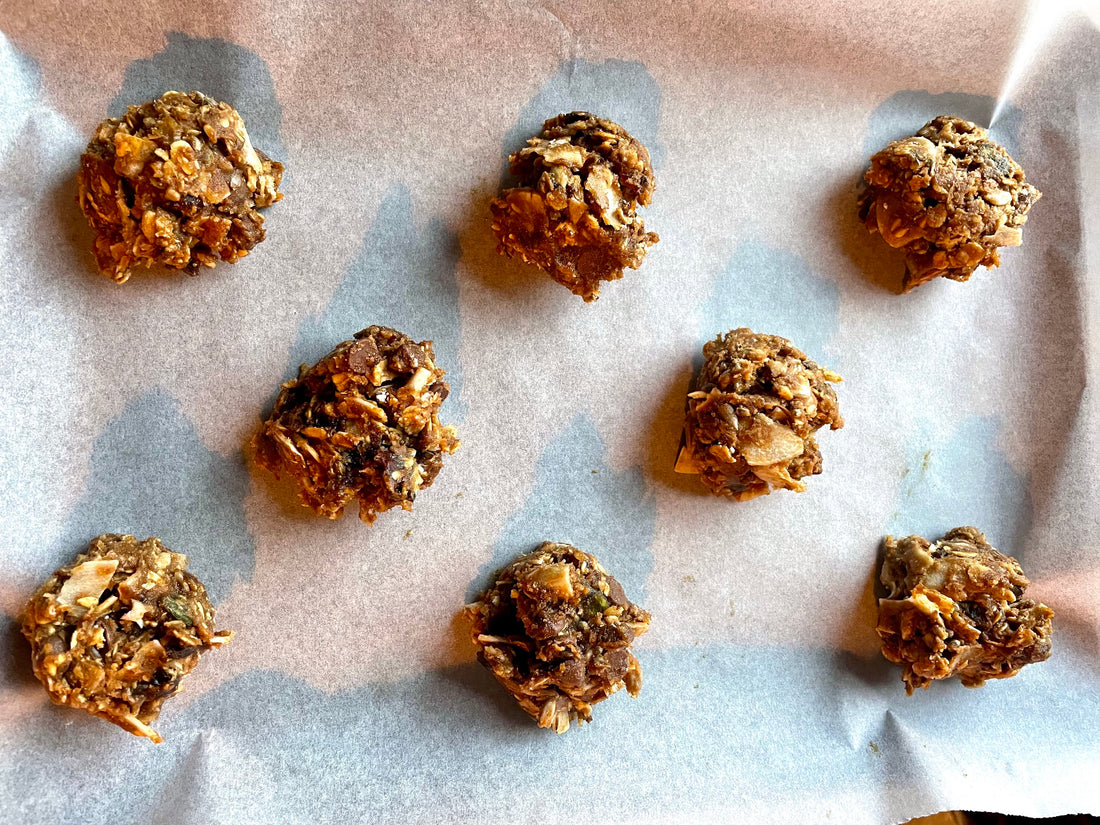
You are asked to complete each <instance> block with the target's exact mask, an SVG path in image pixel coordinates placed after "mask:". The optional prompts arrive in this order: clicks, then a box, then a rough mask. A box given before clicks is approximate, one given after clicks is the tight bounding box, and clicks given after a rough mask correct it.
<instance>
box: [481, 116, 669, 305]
mask: <svg viewBox="0 0 1100 825" xmlns="http://www.w3.org/2000/svg"><path fill="white" fill-rule="evenodd" d="M509 161H510V163H511V170H512V174H513V175H515V176H516V177H518V178H519V182H520V185H519V186H518V187H517V188H515V189H505V190H504V191H503V192H501V194H500V197H499V198H497V199H496V200H494V201H493V203H492V211H493V231H494V232H495V233H496V236H497V239H498V240H499V241H500V247H499V249H500V253H501V254H502V255H508V256H509V257H518V258H519V259H520V260H522V261H524V262H525V263H529V264H534V265H535V266H537V267H539V268H541V269H542V270H544V271H545V272H547V273H548V274H549V275H550V277H551V278H553V279H554V280H555V281H557V282H558V283H559V284H562V285H564V286H566V287H568V288H569V290H570V291H572V292H573V293H574V294H576V295H580V296H581V297H583V298H584V300H585V301H595V300H596V298H598V297H599V294H600V281H614V280H616V279H618V278H621V277H623V269H624V268H625V267H629V268H631V269H637V268H638V267H639V266H641V263H642V259H643V258H645V255H646V252H647V251H648V250H649V247H650V246H652V245H653V244H655V243H657V240H658V238H657V235H656V234H655V233H653V232H646V231H645V223H644V221H643V220H642V218H641V216H640V215H638V214H637V209H638V207H639V206H648V205H649V201H650V198H651V197H652V195H653V188H654V179H653V167H652V166H651V165H650V162H649V152H648V151H646V148H645V147H644V146H643V145H642V144H641V143H639V142H638V141H637V140H635V139H634V138H633V137H631V136H630V135H629V134H628V133H627V132H626V130H625V129H623V128H622V127H621V126H619V125H618V124H615V123H612V122H611V121H609V120H603V119H602V118H598V117H595V116H594V115H590V114H588V113H587V112H571V113H569V114H566V115H558V116H557V117H555V118H551V119H550V120H548V121H546V123H544V124H543V126H542V134H541V135H539V136H538V137H533V138H531V139H530V140H528V141H527V147H526V148H524V149H520V150H519V151H518V152H516V153H514V154H513V155H512V156H511V157H510V158H509Z"/></svg>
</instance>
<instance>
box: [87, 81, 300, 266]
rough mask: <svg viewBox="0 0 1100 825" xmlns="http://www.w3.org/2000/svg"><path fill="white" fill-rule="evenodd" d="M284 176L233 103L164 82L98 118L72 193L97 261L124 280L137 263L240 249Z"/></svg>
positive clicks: (214, 257)
mask: <svg viewBox="0 0 1100 825" xmlns="http://www.w3.org/2000/svg"><path fill="white" fill-rule="evenodd" d="M282 177H283V165H282V164H281V163H279V162H277V161H273V160H271V158H269V157H268V156H267V155H265V154H264V153H263V152H261V151H260V150H259V149H254V148H253V146H252V143H251V142H250V141H249V139H248V132H247V131H245V128H244V121H243V120H241V116H240V115H239V114H237V110H236V109H234V108H233V107H232V106H230V105H229V104H227V103H219V102H218V101H216V100H212V99H211V98H209V97H207V96H206V95H203V94H200V93H199V92H190V93H188V94H184V93H182V92H168V93H167V94H165V95H163V96H161V97H159V98H157V99H156V100H153V101H151V102H149V103H145V104H143V105H141V106H131V107H130V108H129V109H128V110H127V111H126V115H125V116H124V117H121V118H110V119H108V120H105V121H103V122H102V123H101V124H99V128H97V129H96V134H95V137H94V138H92V142H91V143H89V144H88V148H87V149H85V150H84V154H83V155H81V157H80V171H79V172H78V173H77V186H78V193H77V200H78V201H79V203H80V208H81V209H82V210H83V211H84V215H85V216H86V217H87V218H88V223H90V224H91V226H92V229H94V230H95V233H96V237H95V244H94V249H93V251H94V252H95V257H96V262H97V263H98V264H99V269H100V271H102V272H103V274H105V275H108V276H110V277H111V278H112V279H114V280H115V281H117V282H118V283H120V284H121V283H124V282H125V281H126V280H127V279H128V278H129V277H130V270H131V269H132V268H133V267H135V266H145V267H151V266H155V265H158V264H159V265H162V266H166V267H168V268H170V269H186V270H187V271H188V272H190V273H191V274H195V273H196V272H197V271H198V268H199V267H200V266H206V267H212V266H214V264H215V263H216V262H217V261H218V260H222V261H229V262H230V263H232V262H234V261H236V260H238V259H240V258H242V257H244V256H245V255H247V254H248V253H249V251H250V250H251V249H252V248H253V247H255V246H256V244H258V243H259V242H260V241H262V240H263V239H264V219H263V218H262V217H261V216H260V214H259V213H258V212H257V211H256V210H257V209H258V208H262V207H265V206H270V205H271V204H273V203H275V201H277V200H280V199H281V198H282V195H281V194H279V191H278V189H279V183H280V181H281V180H282Z"/></svg>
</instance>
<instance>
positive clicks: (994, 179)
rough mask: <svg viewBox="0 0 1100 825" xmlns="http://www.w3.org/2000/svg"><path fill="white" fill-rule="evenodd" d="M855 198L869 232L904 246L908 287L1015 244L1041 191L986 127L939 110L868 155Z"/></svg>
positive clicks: (969, 268) (962, 269)
mask: <svg viewBox="0 0 1100 825" xmlns="http://www.w3.org/2000/svg"><path fill="white" fill-rule="evenodd" d="M863 177H864V180H866V182H867V188H866V189H865V190H864V191H863V193H862V194H861V195H860V198H859V217H860V220H862V221H863V222H864V224H865V225H866V226H867V229H868V230H869V231H870V232H877V233H879V234H880V235H882V238H883V240H885V241H886V243H888V244H890V246H892V247H895V248H897V249H901V250H903V251H904V253H905V267H906V271H905V278H904V281H903V287H904V289H905V291H906V292H908V291H909V290H910V289H913V288H914V287H916V286H919V285H921V284H923V283H926V282H928V281H930V280H932V279H933V278H936V277H941V276H942V277H944V278H951V279H952V280H955V281H965V280H967V279H969V278H970V276H971V274H972V273H973V272H974V270H975V269H976V268H977V267H979V266H989V267H993V266H998V265H999V264H1000V256H999V254H998V252H997V249H998V247H1002V246H1019V245H1020V243H1021V242H1022V240H1023V226H1024V223H1025V222H1026V221H1027V213H1028V210H1029V209H1031V206H1032V204H1034V203H1035V201H1037V200H1039V197H1040V192H1039V190H1038V189H1036V188H1035V187H1034V186H1031V185H1030V184H1028V183H1025V182H1024V170H1023V169H1021V168H1020V167H1019V166H1018V165H1017V164H1016V162H1015V161H1014V160H1012V158H1011V157H1009V155H1008V153H1007V152H1006V151H1005V150H1004V149H1003V148H1002V147H1000V146H998V145H997V144H996V143H993V142H992V141H991V140H989V134H988V133H987V132H986V130H985V129H982V128H981V127H980V126H976V125H975V124H973V123H970V122H969V121H966V120H961V119H960V118H957V117H938V118H936V119H935V120H933V121H931V122H929V123H927V124H925V125H924V126H923V127H922V128H921V130H920V131H919V132H917V134H916V135H914V136H913V137H909V138H905V139H903V140H896V141H894V142H893V143H891V144H890V145H889V146H887V147H886V148H885V149H883V150H882V151H881V152H879V153H877V154H876V155H874V156H873V157H872V158H871V167H870V168H869V169H868V170H867V172H866V173H865V174H864V176H863Z"/></svg>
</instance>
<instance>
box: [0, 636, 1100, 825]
mask: <svg viewBox="0 0 1100 825" xmlns="http://www.w3.org/2000/svg"><path fill="white" fill-rule="evenodd" d="M231 651H232V647H230V648H227V651H225V652H221V653H213V654H210V659H208V660H204V662H203V663H202V664H200V667H201V668H206V667H213V666H214V660H216V659H217V658H218V657H222V656H231V655H232V652H231ZM637 653H638V656H639V659H640V661H641V664H642V669H643V671H644V676H645V684H644V686H643V688H642V691H641V694H640V695H639V697H638V698H637V699H631V698H629V697H628V696H626V691H620V692H619V693H618V694H616V695H614V696H612V697H610V698H609V699H608V700H607V701H605V702H601V703H600V704H599V705H597V706H596V708H595V709H594V712H593V717H594V718H593V722H592V723H591V724H590V725H585V726H584V727H583V728H581V729H580V730H570V731H568V732H567V733H566V734H563V735H561V736H556V735H554V734H553V733H551V732H550V731H546V730H540V729H539V728H537V727H536V726H535V723H534V722H533V721H532V720H531V719H530V718H529V717H527V716H526V714H524V713H523V712H522V711H521V710H520V709H519V708H518V707H517V706H516V704H515V702H514V701H513V700H512V698H511V697H510V696H509V695H508V694H507V693H506V692H505V690H504V689H503V688H501V686H500V685H498V684H496V682H495V681H494V680H493V678H492V677H491V676H490V675H489V674H488V672H486V671H485V669H484V668H482V667H481V666H480V665H478V664H474V663H468V664H462V665H457V666H454V667H449V668H445V669H442V670H434V671H430V672H426V673H420V674H417V675H415V676H411V677H409V678H405V679H402V680H399V681H395V682H377V683H371V684H366V685H363V686H359V687H355V688H352V689H349V690H343V691H338V692H335V693H333V692H325V691H322V690H319V689H317V688H315V687H312V686H310V685H308V684H306V683H304V682H302V681H301V680H299V679H296V678H294V677H291V676H288V675H285V674H282V673H278V672H272V671H252V672H249V673H245V674H242V675H240V676H238V677H237V678H235V679H233V680H231V681H228V682H226V683H224V684H221V685H219V686H218V687H216V688H214V689H213V690H211V691H209V692H207V693H205V694H204V695H202V696H199V697H197V698H196V699H195V700H194V701H192V702H190V703H183V704H179V705H177V704H176V703H174V702H169V703H168V705H167V706H166V708H165V711H164V714H163V715H162V716H161V719H160V720H159V721H158V723H157V729H158V730H159V731H160V732H161V733H162V734H163V735H164V736H165V742H164V743H163V744H161V745H158V746H156V747H152V746H151V745H150V744H149V743H148V742H146V741H143V740H139V739H137V738H136V737H132V736H130V735H129V734H127V733H125V732H123V731H121V730H118V729H116V728H114V727H112V726H111V725H109V724H108V723H106V722H104V721H103V720H100V719H95V718H92V717H91V716H88V715H87V714H84V713H79V712H76V711H71V710H68V709H65V708H57V707H53V706H50V705H49V704H48V703H47V702H45V701H43V702H42V703H41V704H40V705H38V706H36V708H35V709H34V710H32V711H31V712H29V713H27V714H25V715H23V716H22V717H20V720H19V724H18V725H17V726H16V725H14V724H13V725H12V726H11V730H10V732H9V733H7V736H6V739H5V745H6V746H7V747H8V748H9V750H10V752H11V753H18V754H20V756H21V758H19V759H16V760H11V765H10V769H9V770H5V771H0V819H2V820H3V821H5V822H20V823H25V824H26V825H40V824H41V825H46V823H54V822H62V821H69V820H71V819H73V816H72V806H73V804H74V803H73V799H74V797H73V794H72V789H73V787H81V788H91V789H93V790H92V791H90V792H88V793H85V794H84V795H83V796H81V797H80V800H81V803H82V804H81V805H80V809H81V810H80V813H81V817H80V819H81V822H83V823H87V825H100V823H103V825H106V824H107V823H112V822H116V821H117V820H118V811H120V810H125V811H128V812H129V814H128V817H129V818H130V819H132V820H134V821H137V822H153V823H155V822H172V823H173V825H192V823H194V825H202V823H207V822H211V821H226V822H233V821H236V822H241V821H249V822H250V821H253V819H254V818H253V817H252V816H250V815H249V812H250V811H255V810H278V811H279V812H280V821H293V822H298V821H303V822H317V821H325V822H328V821H355V822H359V821H370V822H372V823H378V825H398V823H400V824H401V825H403V824H404V823H407V822H408V820H409V815H408V814H409V811H410V810H417V811H420V812H422V813H424V812H426V813H425V815H431V816H435V817H436V818H437V819H439V820H440V821H467V820H469V821H486V822H488V821H494V822H495V821H505V820H508V821H546V820H547V819H551V820H554V821H563V822H564V821H576V822H582V821H587V819H590V818H591V816H590V815H591V813H592V802H591V800H593V799H599V800H600V805H601V807H602V809H606V810H613V811H616V812H617V814H618V815H619V818H621V819H623V820H624V821H634V820H639V819H644V818H646V816H648V817H649V818H652V817H653V816H654V814H655V813H656V815H658V816H661V815H666V814H668V815H669V816H672V815H673V814H676V815H679V816H681V817H685V816H686V817H687V818H688V819H689V820H694V821H708V814H709V813H710V812H713V811H720V810H730V809H731V808H732V806H735V805H741V806H742V807H743V806H744V804H745V800H757V801H758V802H757V805H758V808H760V810H759V811H754V812H753V813H754V814H755V813H759V814H761V815H760V816H757V818H758V819H764V820H766V819H767V815H766V814H767V813H768V812H770V813H771V814H773V815H774V813H775V810H776V808H775V806H776V801H775V798H773V797H774V796H775V794H773V793H771V791H769V792H768V793H766V794H764V797H763V798H762V797H761V788H765V789H773V790H774V789H785V788H798V789H800V792H801V794H802V795H803V796H797V797H795V798H793V799H788V797H783V798H784V799H788V801H787V802H786V804H787V805H788V808H789V809H790V811H791V814H790V816H789V817H788V819H790V820H791V821H796V820H797V816H796V811H797V810H798V809H797V806H798V805H799V804H801V803H803V802H804V800H812V799H819V798H823V797H827V796H829V795H831V794H833V795H835V794H836V792H837V790H836V789H838V788H845V787H848V785H850V779H851V776H852V775H853V774H855V773H860V772H863V773H866V772H867V771H868V770H871V769H875V770H877V769H878V768H882V773H881V775H882V776H883V777H905V776H909V775H910V773H911V771H910V772H907V770H906V761H907V760H909V761H910V762H911V756H912V753H913V748H914V746H915V745H914V742H915V739H916V737H917V734H918V733H919V732H920V731H924V730H935V731H938V732H939V733H940V734H941V736H942V740H943V741H944V742H947V743H950V744H951V746H952V748H953V753H952V758H953V759H954V761H955V762H956V763H959V764H981V763H985V762H988V761H989V759H990V750H991V747H992V748H993V749H995V744H994V745H992V746H991V743H990V741H989V740H988V739H986V738H983V737H980V736H979V737H975V736H974V735H973V732H974V719H975V715H976V714H977V715H979V716H980V715H981V714H982V712H983V711H982V708H983V707H985V708H986V710H988V707H989V701H990V700H991V696H990V695H989V693H988V692H989V691H991V690H993V691H995V692H996V697H995V700H996V703H997V707H998V712H999V713H1001V714H1003V716H1004V717H1005V718H1011V719H1014V720H1018V724H1017V725H1016V728H1015V730H1016V732H1017V734H1018V737H1017V738H1018V740H1019V741H1018V743H1017V744H1018V745H1019V749H1020V750H1021V751H1023V752H1026V753H1028V754H1030V755H1031V756H1032V758H1033V761H1034V763H1035V764H1036V765H1050V764H1058V760H1059V759H1063V760H1064V758H1065V754H1066V753H1082V754H1084V753H1090V752H1091V751H1089V748H1094V747H1095V743H1094V742H1093V741H1092V739H1093V738H1094V737H1093V735H1092V731H1093V730H1095V722H1096V721H1097V719H1096V717H1097V715H1098V714H1097V712H1096V710H1095V709H1096V704H1095V702H1094V701H1092V698H1093V697H1092V696H1091V694H1090V690H1091V685H1090V684H1088V683H1087V680H1081V679H1074V678H1072V672H1071V671H1068V670H1066V669H1065V664H1064V663H1063V662H1062V661H1061V660H1058V658H1057V657H1055V659H1052V660H1051V661H1050V662H1049V663H1047V664H1046V665H1043V666H1042V667H1039V668H1035V669H1034V670H1031V669H1028V670H1027V671H1025V672H1024V673H1022V674H1021V675H1020V676H1018V677H1016V678H1015V679H1012V680H1009V681H1007V682H1003V683H999V684H997V685H995V686H994V685H989V686H987V687H986V688H984V689H983V690H981V691H975V690H966V689H965V688H962V686H961V685H951V684H938V685H934V686H933V687H932V689H931V690H930V691H928V692H925V691H921V692H920V694H919V695H918V696H916V697H912V698H910V699H908V700H907V699H906V697H905V696H904V691H903V690H902V687H901V682H900V680H898V679H897V678H896V675H895V679H894V680H892V681H891V682H890V684H888V685H885V684H884V685H882V686H879V687H875V688H871V687H868V686H865V685H862V684H861V683H860V682H858V681H857V680H853V679H851V678H850V677H849V676H847V675H846V674H845V673H843V672H840V673H838V672H837V668H836V664H835V662H834V661H833V658H832V654H831V652H829V651H825V650H814V649H810V648H807V649H792V650H784V649H776V648H754V647H751V646H708V647H682V648H673V649H666V650H658V649H648V648H647V649H643V650H638V651H637ZM696 685H697V686H698V688H696V687H695V686H696ZM1037 690H1040V691H1042V693H1041V694H1038V695H1042V696H1044V697H1045V701H1044V702H1036V701H1035V696H1036V695H1037V693H1036V691H1037ZM945 693H947V694H949V695H950V699H951V701H944V694H945ZM899 694H900V695H901V698H900V699H899V698H897V697H898V696H899ZM892 708H896V710H893V709H892ZM1083 711H1084V712H1085V716H1084V717H1082V712H1083ZM1051 718H1053V719H1060V718H1075V719H1078V718H1080V719H1082V724H1080V725H1074V726H1071V727H1070V728H1067V730H1066V731H1064V734H1063V735H1062V736H1059V737H1050V736H1048V735H1045V728H1044V723H1043V721H1042V720H1043V719H1048V720H1049V719H1051ZM876 719H882V722H881V724H880V725H879V726H877V727H876V726H875V724H874V723H875V720H876ZM869 739H873V741H874V742H875V743H876V744H877V745H878V746H879V749H880V756H879V757H877V758H876V756H875V755H874V754H873V753H872V752H871V751H870V749H869V747H868V745H867V742H868V740H869ZM807 742H809V743H810V744H811V745H812V747H807ZM623 743H630V747H623ZM916 747H918V748H919V745H917V746H916ZM639 753H644V754H645V758H644V759H639V758H638V754H639ZM533 754H537V759H538V760H539V761H540V763H544V764H553V766H554V777H555V782H556V783H557V785H558V786H560V787H583V788H585V793H584V794H582V795H580V796H578V795H576V794H559V795H556V796H554V797H553V798H548V797H546V795H545V790H546V788H545V780H546V777H545V771H539V770H532V767H531V766H532V760H533V759H534V758H535V757H534V756H533ZM594 754H595V755H598V756H599V761H598V766H596V768H595V769H594V765H596V763H595V762H594V761H593V755H594ZM883 763H887V764H885V765H884V764H883ZM484 764H491V765H492V766H493V769H492V770H490V771H485V770H481V771H469V770H463V767H464V766H468V765H484ZM872 766H878V768H872ZM910 767H911V765H910ZM190 768H195V769H194V770H191V769H190ZM135 771H136V773H135ZM227 776H231V777H233V781H232V782H226V781H225V777H227ZM623 777H629V778H630V781H628V782H624V781H623ZM137 780H140V781H137ZM169 787H171V788H172V792H171V793H168V792H167V791H168V789H169ZM303 787H308V788H311V789H313V790H314V791H315V792H314V793H312V794H302V793H301V792H300V789H301V788H303ZM97 788H99V789H110V794H104V793H101V792H96V791H95V790H94V789H97ZM26 789H34V791H33V793H30V792H28V791H27V790H26ZM501 789H507V791H506V792H502V790H501ZM151 790H152V791H153V792H151ZM780 795H781V796H782V794H780ZM180 799H187V800H188V806H187V807H186V808H182V809H179V808H175V806H176V805H177V804H178V800H180ZM425 800H429V802H426V801H425ZM430 800H437V802H435V803H430ZM517 800H519V802H518V803H517ZM524 800H526V802H525V801H524ZM429 803H430V804H431V805H432V807H426V805H428V804H429ZM517 804H519V805H520V807H519V808H517ZM803 807H804V806H803ZM535 810H540V811H541V812H542V816H541V817H540V816H537V815H535V814H534V813H533V811H535ZM785 810H786V809H785ZM173 814H175V815H173ZM672 818H675V816H672ZM709 818H710V819H712V818H713V817H709ZM902 819H904V817H901V816H898V817H895V821H901V820H902Z"/></svg>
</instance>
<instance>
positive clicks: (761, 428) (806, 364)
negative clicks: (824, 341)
mask: <svg viewBox="0 0 1100 825" xmlns="http://www.w3.org/2000/svg"><path fill="white" fill-rule="evenodd" d="M703 358H704V363H703V368H702V371H701V372H700V374H699V378H698V380H697V381H696V384H695V388H694V389H693V390H692V391H691V392H689V393H688V399H687V415H686V418H685V425H684V444H683V446H682V448H681V450H680V457H679V459H678V460H677V462H676V470H677V472H681V473H693V474H698V475H699V478H700V480H702V482H703V484H705V485H706V486H707V487H708V488H709V489H710V490H711V492H713V493H714V494H715V495H721V496H727V497H730V498H733V499H736V500H738V501H745V500H747V499H751V498H755V497H756V496H761V495H766V494H767V493H770V492H771V491H772V490H773V489H788V490H794V491H796V492H802V491H804V490H805V489H806V485H805V483H804V482H803V481H802V479H803V478H805V477H807V476H810V475H815V474H817V473H820V472H821V467H822V460H821V451H820V450H819V449H818V446H817V441H816V439H815V438H814V433H815V432H816V431H817V430H819V429H820V428H821V427H826V426H827V427H829V428H831V429H834V430H836V429H839V428H840V427H842V426H844V420H843V419H842V418H841V417H840V409H839V407H838V404H837V397H836V392H835V391H834V389H833V388H832V386H830V383H831V382H836V381H840V376H839V375H837V374H836V373H834V372H832V371H831V370H827V369H823V368H821V367H819V366H818V365H817V364H816V363H814V362H813V361H811V360H810V359H809V358H807V357H806V355H805V353H803V352H802V351H801V350H799V349H798V348H796V347H795V346H794V345H793V344H792V343H791V342H790V341H788V340H787V339H786V338H780V337H779V336H777V335H760V334H757V333H755V332H753V331H752V330H750V329H746V328H744V327H742V328H740V329H735V330H733V331H731V332H729V333H726V334H725V335H719V336H718V337H717V338H715V340H713V341H710V342H708V343H707V344H706V345H705V346H704V347H703Z"/></svg>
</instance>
